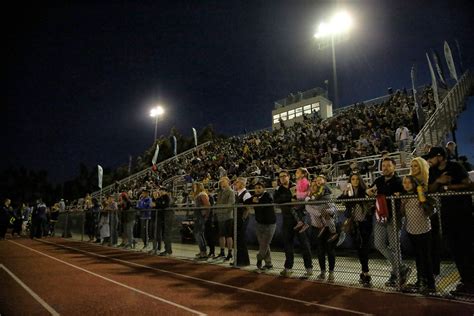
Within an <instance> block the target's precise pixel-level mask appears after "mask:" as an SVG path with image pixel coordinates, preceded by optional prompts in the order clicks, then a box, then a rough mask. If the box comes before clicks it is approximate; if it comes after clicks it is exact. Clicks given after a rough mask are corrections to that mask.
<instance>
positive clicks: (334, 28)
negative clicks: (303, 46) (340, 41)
mask: <svg viewBox="0 0 474 316" xmlns="http://www.w3.org/2000/svg"><path fill="white" fill-rule="evenodd" d="M352 24H353V21H352V17H351V16H350V15H349V14H348V13H347V12H346V11H341V12H338V13H336V14H335V15H333V16H332V18H331V19H330V20H329V23H326V22H321V24H319V27H318V31H317V33H316V34H314V37H315V38H322V37H327V36H333V35H337V34H342V33H345V32H347V31H349V30H350V29H351V27H352Z"/></svg>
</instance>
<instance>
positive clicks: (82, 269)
mask: <svg viewBox="0 0 474 316" xmlns="http://www.w3.org/2000/svg"><path fill="white" fill-rule="evenodd" d="M9 242H11V243H14V244H16V245H18V246H20V247H23V248H26V249H28V250H30V251H33V252H36V253H38V254H40V255H42V256H45V257H48V258H50V259H53V260H56V261H58V262H61V263H63V264H65V265H68V266H70V267H73V268H75V269H78V270H81V271H84V272H86V273H89V274H92V275H93V276H96V277H98V278H101V279H103V280H106V281H109V282H111V283H114V284H117V285H120V286H122V287H124V288H126V289H129V290H132V291H134V292H137V293H140V294H143V295H145V296H148V297H151V298H153V299H155V300H157V301H160V302H163V303H166V304H169V305H172V306H175V307H178V308H181V309H184V310H186V311H188V312H190V313H193V314H196V315H200V316H206V314H204V313H201V312H199V311H196V310H194V309H191V308H188V307H186V306H183V305H180V304H177V303H175V302H171V301H168V300H166V299H164V298H161V297H158V296H155V295H153V294H150V293H147V292H144V291H142V290H139V289H136V288H134V287H131V286H128V285H126V284H123V283H120V282H118V281H115V280H112V279H109V278H107V277H104V276H102V275H100V274H97V273H95V272H92V271H89V270H86V269H84V268H81V267H78V266H76V265H73V264H71V263H69V262H66V261H63V260H61V259H58V258H54V257H53V256H50V255H47V254H45V253H42V252H41V251H38V250H35V249H33V248H30V247H28V246H25V245H22V244H19V243H17V242H15V241H11V240H9ZM53 244H54V243H53Z"/></svg>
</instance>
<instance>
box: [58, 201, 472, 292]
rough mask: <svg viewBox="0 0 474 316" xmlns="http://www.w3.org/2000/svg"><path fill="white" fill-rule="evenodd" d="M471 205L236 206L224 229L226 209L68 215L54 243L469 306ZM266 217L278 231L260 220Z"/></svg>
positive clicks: (231, 208) (324, 203)
mask: <svg viewBox="0 0 474 316" xmlns="http://www.w3.org/2000/svg"><path fill="white" fill-rule="evenodd" d="M472 199H473V193H472V192H466V193H445V194H430V195H428V196H427V200H426V201H424V202H423V203H422V202H420V200H419V198H418V197H417V196H416V195H402V196H399V197H376V198H363V199H353V198H349V197H347V198H338V199H329V200H324V201H308V202H299V203H288V204H280V205H278V204H258V206H257V205H233V206H227V209H228V210H229V211H230V212H231V213H232V214H233V218H237V221H233V220H230V221H227V222H219V221H218V219H217V218H216V216H215V213H216V212H217V210H219V209H222V208H223V206H222V205H221V206H211V207H206V208H196V207H174V208H169V209H166V210H151V215H150V216H149V217H146V216H145V217H144V216H143V212H142V211H139V210H129V211H122V212H112V213H107V212H104V211H98V212H68V213H63V214H61V216H60V217H59V221H58V222H57V223H56V225H55V234H56V236H63V237H72V238H74V239H76V240H81V241H85V242H87V241H88V242H95V243H100V244H102V245H105V246H115V247H118V246H122V247H124V248H128V249H130V250H132V251H141V252H147V253H150V254H156V255H162V256H173V257H176V258H179V259H186V260H195V261H197V262H199V263H207V264H218V265H225V266H234V267H240V268H242V269H246V270H249V271H253V272H258V273H266V274H273V275H276V276H285V277H293V278H302V279H308V280H313V281H318V282H328V283H334V284H339V285H344V286H356V287H371V288H376V289H380V290H387V291H402V292H409V293H419V294H422V295H437V296H445V297H446V296H448V297H450V298H456V299H463V300H469V301H473V300H474V298H473V296H472V294H469V293H472V292H470V290H469V289H467V291H466V292H464V291H463V287H462V282H464V283H465V284H469V283H470V282H472V280H473V279H472V275H473V263H472V262H473V261H472V255H473V254H474V251H473V250H474V249H473V244H472V240H473V238H472V237H471V236H472V231H473V230H472V229H473V228H474V227H473V224H472V223H473V221H472V215H473V213H472V212H473V202H472V201H473V200H472ZM265 207H266V212H268V211H270V213H271V212H272V211H273V210H274V212H275V224H273V223H272V221H271V220H270V221H268V218H271V215H270V217H266V218H265V217H262V216H261V214H259V212H261V211H262V210H263V209H264V208H265ZM244 208H245V209H247V208H248V209H249V216H248V217H247V218H246V219H245V220H244V219H243V218H242V214H244V213H243V212H241V210H243V209H244ZM239 209H240V211H239ZM281 209H283V210H284V211H283V212H282V211H281ZM294 211H297V212H294ZM299 211H301V212H299ZM384 211H385V213H384ZM257 213H258V214H257ZM256 215H257V216H256ZM267 215H268V213H267ZM262 218H263V220H262ZM256 219H257V220H258V222H257V220H256ZM231 239H232V242H233V243H232V244H231V245H230V248H229V243H228V242H230V240H231ZM222 245H224V247H223V249H222V248H221V246H222ZM229 250H230V251H229Z"/></svg>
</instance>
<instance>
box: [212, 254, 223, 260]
mask: <svg viewBox="0 0 474 316" xmlns="http://www.w3.org/2000/svg"><path fill="white" fill-rule="evenodd" d="M214 259H216V260H224V259H225V254H224V253H220V254H219V255H218V256H217V257H215V258H214Z"/></svg>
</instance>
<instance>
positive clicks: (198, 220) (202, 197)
mask: <svg viewBox="0 0 474 316" xmlns="http://www.w3.org/2000/svg"><path fill="white" fill-rule="evenodd" d="M193 197H194V205H195V206H196V207H199V209H196V210H194V229H193V233H194V238H195V239H196V242H197V244H198V246H199V254H198V255H197V259H198V260H205V259H207V252H206V250H207V243H206V238H205V237H204V231H205V226H206V220H207V218H208V217H209V208H208V207H209V206H210V205H211V204H210V203H209V197H208V196H207V193H206V191H205V189H204V185H203V184H202V183H201V182H196V183H193Z"/></svg>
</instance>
